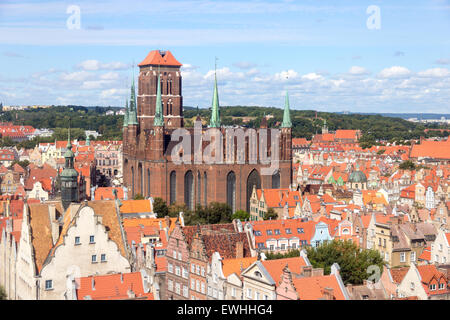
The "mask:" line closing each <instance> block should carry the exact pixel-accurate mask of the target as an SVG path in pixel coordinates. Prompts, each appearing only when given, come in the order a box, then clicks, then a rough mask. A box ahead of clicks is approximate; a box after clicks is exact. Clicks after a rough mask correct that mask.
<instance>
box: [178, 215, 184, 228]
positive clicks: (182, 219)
mask: <svg viewBox="0 0 450 320" xmlns="http://www.w3.org/2000/svg"><path fill="white" fill-rule="evenodd" d="M179 217H180V224H181V226H182V227H184V212H183V211H180V213H179Z"/></svg>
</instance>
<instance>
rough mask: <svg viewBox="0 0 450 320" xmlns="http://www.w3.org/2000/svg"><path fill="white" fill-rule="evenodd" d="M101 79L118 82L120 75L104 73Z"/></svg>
mask: <svg viewBox="0 0 450 320" xmlns="http://www.w3.org/2000/svg"><path fill="white" fill-rule="evenodd" d="M100 79H103V80H117V79H119V74H118V73H117V72H108V73H104V74H102V75H101V76H100Z"/></svg>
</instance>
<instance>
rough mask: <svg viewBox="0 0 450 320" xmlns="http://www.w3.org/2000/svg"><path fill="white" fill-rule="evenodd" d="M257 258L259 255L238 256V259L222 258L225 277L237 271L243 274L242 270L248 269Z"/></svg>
mask: <svg viewBox="0 0 450 320" xmlns="http://www.w3.org/2000/svg"><path fill="white" fill-rule="evenodd" d="M256 260H257V257H246V258H240V259H239V258H236V259H223V260H222V271H223V275H224V276H225V277H228V276H229V275H230V274H233V273H236V274H237V275H240V274H241V271H242V270H245V269H247V267H248V266H250V265H251V264H252V263H253V262H255V261H256Z"/></svg>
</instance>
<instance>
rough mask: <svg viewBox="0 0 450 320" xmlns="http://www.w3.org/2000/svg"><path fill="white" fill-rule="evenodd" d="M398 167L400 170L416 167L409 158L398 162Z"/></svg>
mask: <svg viewBox="0 0 450 320" xmlns="http://www.w3.org/2000/svg"><path fill="white" fill-rule="evenodd" d="M398 167H399V168H400V169H402V170H415V169H416V165H415V164H414V162H412V161H411V160H406V161H403V162H402V163H400V165H399V166H398Z"/></svg>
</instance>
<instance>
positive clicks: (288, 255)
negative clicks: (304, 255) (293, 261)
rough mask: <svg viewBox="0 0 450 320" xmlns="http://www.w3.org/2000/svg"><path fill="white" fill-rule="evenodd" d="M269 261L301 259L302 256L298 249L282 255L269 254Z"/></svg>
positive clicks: (278, 253)
mask: <svg viewBox="0 0 450 320" xmlns="http://www.w3.org/2000/svg"><path fill="white" fill-rule="evenodd" d="M265 255H266V258H267V260H275V259H284V258H293V257H299V256H300V250H298V249H292V250H289V251H288V252H285V253H281V252H270V251H269V252H267V253H266V254H265Z"/></svg>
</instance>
